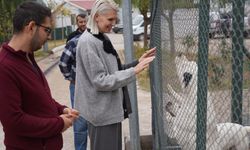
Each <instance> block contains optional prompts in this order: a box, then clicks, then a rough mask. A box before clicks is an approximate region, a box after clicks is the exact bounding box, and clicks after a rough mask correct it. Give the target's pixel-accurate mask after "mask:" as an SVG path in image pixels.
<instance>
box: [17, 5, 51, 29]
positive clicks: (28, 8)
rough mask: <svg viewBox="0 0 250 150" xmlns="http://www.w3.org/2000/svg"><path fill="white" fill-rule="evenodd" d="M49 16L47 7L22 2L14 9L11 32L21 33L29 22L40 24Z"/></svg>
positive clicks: (49, 11)
mask: <svg viewBox="0 0 250 150" xmlns="http://www.w3.org/2000/svg"><path fill="white" fill-rule="evenodd" d="M51 16H52V14H51V10H50V9H49V8H48V7H46V6H43V5H41V4H39V3H37V2H31V1H29V2H23V3H21V4H20V5H19V6H18V7H17V8H16V11H15V14H14V17H13V31H14V33H18V32H21V31H22V30H23V28H24V27H25V26H26V25H27V24H28V23H29V22H30V21H35V22H36V23H37V24H42V23H44V21H45V18H46V17H51Z"/></svg>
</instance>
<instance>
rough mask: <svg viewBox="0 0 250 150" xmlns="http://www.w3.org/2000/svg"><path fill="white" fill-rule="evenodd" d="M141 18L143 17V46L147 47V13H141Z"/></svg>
mask: <svg viewBox="0 0 250 150" xmlns="http://www.w3.org/2000/svg"><path fill="white" fill-rule="evenodd" d="M142 15H143V19H144V34H143V37H144V38H143V47H144V48H147V47H148V24H149V18H148V16H147V13H143V14H142Z"/></svg>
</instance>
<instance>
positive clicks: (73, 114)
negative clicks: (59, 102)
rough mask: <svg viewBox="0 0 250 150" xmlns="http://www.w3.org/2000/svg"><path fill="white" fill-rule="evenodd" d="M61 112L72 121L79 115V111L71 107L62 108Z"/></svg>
mask: <svg viewBox="0 0 250 150" xmlns="http://www.w3.org/2000/svg"><path fill="white" fill-rule="evenodd" d="M63 114H67V115H68V117H70V118H72V119H73V121H74V120H75V119H77V118H78V117H79V112H78V111H77V110H76V109H73V108H64V109H63Z"/></svg>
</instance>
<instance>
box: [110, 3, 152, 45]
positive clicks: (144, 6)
mask: <svg viewBox="0 0 250 150" xmlns="http://www.w3.org/2000/svg"><path fill="white" fill-rule="evenodd" d="M115 2H116V3H118V4H121V0H115ZM131 2H132V5H133V7H135V8H138V9H139V11H140V12H141V14H142V15H143V19H144V41H143V42H144V44H143V45H144V47H147V45H148V40H147V39H148V35H147V31H148V25H149V23H150V16H148V12H149V8H150V0H131Z"/></svg>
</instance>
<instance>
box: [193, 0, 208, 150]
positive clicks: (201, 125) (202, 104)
mask: <svg viewBox="0 0 250 150" xmlns="http://www.w3.org/2000/svg"><path fill="white" fill-rule="evenodd" d="M209 3H210V2H209V0H200V5H199V40H198V83H197V84H198V85H197V86H198V88H197V121H196V122H197V131H196V150H206V129H207V125H206V122H207V74H208V34H209V33H208V31H209Z"/></svg>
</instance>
